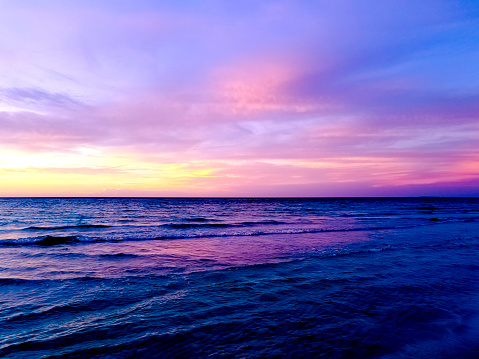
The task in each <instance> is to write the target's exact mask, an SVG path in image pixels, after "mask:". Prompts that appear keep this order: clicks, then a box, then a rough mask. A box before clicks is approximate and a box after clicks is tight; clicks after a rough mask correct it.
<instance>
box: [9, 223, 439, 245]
mask: <svg viewBox="0 0 479 359" xmlns="http://www.w3.org/2000/svg"><path fill="white" fill-rule="evenodd" d="M439 223H441V222H439ZM434 224H438V222H431V223H429V224H422V225H409V226H381V227H356V228H282V229H276V230H275V229H270V230H256V231H224V232H211V233H204V232H203V233H198V232H194V231H192V232H187V231H186V232H181V233H179V232H175V233H165V234H163V235H155V234H154V233H152V235H148V234H140V235H138V236H131V235H128V234H126V235H125V234H124V235H123V236H120V235H117V236H113V237H98V236H92V237H89V236H86V235H81V236H50V235H47V236H41V237H29V238H17V239H6V240H2V241H0V244H2V245H41V246H54V245H68V244H76V243H80V242H87V243H93V242H120V241H138V240H179V239H195V238H213V237H254V236H265V235H282V234H307V233H329V232H359V231H377V230H391V229H406V228H415V227H421V226H425V225H434ZM230 227H231V225H230ZM179 228H182V227H179ZM184 228H198V227H184Z"/></svg>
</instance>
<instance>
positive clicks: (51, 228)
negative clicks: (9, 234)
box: [23, 224, 113, 231]
mask: <svg viewBox="0 0 479 359" xmlns="http://www.w3.org/2000/svg"><path fill="white" fill-rule="evenodd" d="M110 227H113V226H110V225H106V224H77V225H73V226H53V227H42V226H31V227H27V228H24V229H23V230H32V231H57V230H62V229H75V228H80V229H81V228H91V229H98V228H110Z"/></svg>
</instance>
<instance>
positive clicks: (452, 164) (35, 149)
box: [0, 0, 479, 196]
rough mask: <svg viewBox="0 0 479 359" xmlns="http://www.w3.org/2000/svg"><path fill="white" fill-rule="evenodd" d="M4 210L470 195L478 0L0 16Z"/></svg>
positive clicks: (99, 4) (56, 6) (86, 3)
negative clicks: (84, 203)
mask: <svg viewBox="0 0 479 359" xmlns="http://www.w3.org/2000/svg"><path fill="white" fill-rule="evenodd" d="M0 79H1V82H0V196H23V195H25V196H30V195H39V196H41V195H60V196H63V195H72V196H76V195H79V196H88V195H107V196H115V195H127V196H128V195H131V196H177V195H179V196H395V195H397V196H405V195H479V1H444V0H434V1H432V0H431V1H429V0H424V1H421V0H419V1H408V0H397V1H380V0H364V1H357V0H335V1H321V0H318V1H300V0H294V1H293V0H291V1H257V0H255V1H253V0H251V1H247V0H246V1H227V0H223V1H214V0H202V1H179V0H176V1H158V0H157V1H153V0H149V1H146V0H143V1H142V0H140V1H121V0H109V1H107V0H95V1H90V0H82V1H65V0H61V1H60V0H58V1H47V0H28V1H25V0H0Z"/></svg>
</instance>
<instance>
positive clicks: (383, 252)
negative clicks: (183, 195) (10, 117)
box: [0, 198, 479, 358]
mask: <svg viewBox="0 0 479 359" xmlns="http://www.w3.org/2000/svg"><path fill="white" fill-rule="evenodd" d="M478 279H479V199H477V198H469V199H468V198H462V199H461V198H403V199H347V198H342V199H134V198H131V199H128V198H121V199H106V198H91V199H90V198H70V199H69V198H63V199H61V198H50V199H40V198H36V199H35V198H17V199H15V198H10V199H0V357H5V358H53V357H61V358H148V357H153V358H169V357H172V358H175V357H177V358H180V357H191V358H206V357H208V358H273V357H277V358H282V357H286V358H288V357H304V358H312V357H317V358H479V281H478Z"/></svg>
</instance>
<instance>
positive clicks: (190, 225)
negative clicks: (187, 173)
mask: <svg viewBox="0 0 479 359" xmlns="http://www.w3.org/2000/svg"><path fill="white" fill-rule="evenodd" d="M185 220H186V221H191V222H206V221H210V220H209V219H206V218H189V219H185ZM281 224H290V223H289V222H282V221H274V220H268V221H245V222H238V223H167V224H163V225H162V226H163V227H170V228H177V229H182V228H235V227H252V226H260V225H281Z"/></svg>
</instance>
